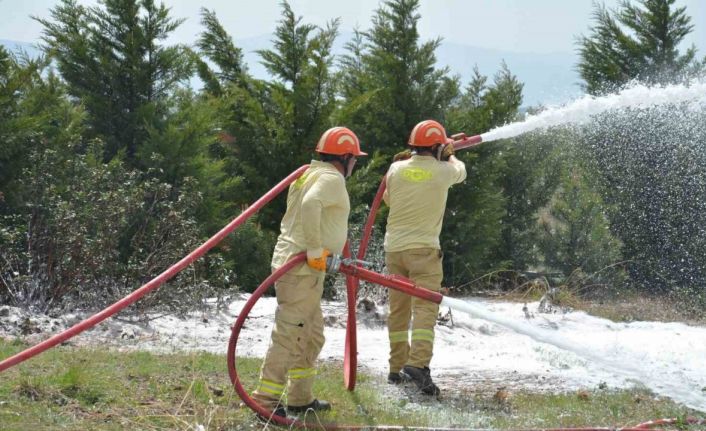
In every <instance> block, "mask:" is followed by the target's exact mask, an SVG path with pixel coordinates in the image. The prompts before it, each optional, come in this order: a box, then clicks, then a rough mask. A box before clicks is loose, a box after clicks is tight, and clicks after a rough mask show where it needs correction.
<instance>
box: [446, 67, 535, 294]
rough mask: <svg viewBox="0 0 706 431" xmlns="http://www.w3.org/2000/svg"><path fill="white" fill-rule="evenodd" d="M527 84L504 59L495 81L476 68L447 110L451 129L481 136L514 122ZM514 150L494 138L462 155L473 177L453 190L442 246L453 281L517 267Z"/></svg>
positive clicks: (453, 282) (450, 196) (449, 274)
mask: <svg viewBox="0 0 706 431" xmlns="http://www.w3.org/2000/svg"><path fill="white" fill-rule="evenodd" d="M522 87H523V86H522V84H521V83H520V82H519V81H518V80H517V78H516V77H515V76H514V75H513V74H512V73H511V72H510V70H509V69H508V68H507V65H506V64H505V63H503V64H502V66H501V69H500V71H498V73H496V75H495V76H494V77H493V81H492V82H491V83H488V78H487V77H486V76H483V75H481V74H480V72H479V71H478V69H477V68H475V69H474V74H473V77H472V79H471V81H470V82H469V83H468V85H467V86H466V89H465V92H464V93H463V94H462V95H461V97H459V98H458V100H456V101H455V102H454V103H453V104H452V106H451V107H450V109H449V110H448V113H447V118H448V122H447V129H448V130H449V131H450V132H454V131H464V132H466V133H467V134H476V133H481V132H485V131H488V130H490V129H491V128H493V127H495V126H499V125H502V124H504V123H506V122H508V121H510V120H511V119H513V118H514V117H515V116H516V115H517V110H518V108H519V106H520V104H521V103H522ZM514 151H516V150H515V149H514V148H513V146H512V145H506V144H504V143H497V142H492V143H489V144H484V145H481V146H480V147H478V148H476V149H474V150H467V151H463V152H459V154H458V157H459V158H460V159H461V160H463V161H464V162H465V163H466V169H467V171H468V179H467V180H466V181H465V182H464V183H463V184H459V185H456V186H454V187H453V188H452V189H451V192H450V194H449V200H448V204H447V211H446V217H445V219H444V229H443V232H442V245H443V247H444V249H445V252H446V258H445V259H444V265H445V276H446V278H447V282H448V283H450V284H458V283H462V282H466V281H468V280H469V279H474V278H476V277H478V276H481V275H483V274H484V273H485V272H488V271H492V270H496V269H501V268H507V267H514V265H513V263H514V262H512V256H510V254H509V253H507V252H506V250H505V242H506V240H507V237H512V235H511V234H510V232H511V229H513V228H515V226H514V220H515V219H516V218H517V214H516V213H512V212H511V211H512V208H511V206H512V203H513V202H515V195H516V194H519V193H522V190H518V189H516V188H511V189H508V186H509V185H510V184H509V181H511V178H514V175H516V173H515V172H513V169H515V170H516V169H518V166H516V165H513V166H512V168H511V167H510V166H509V163H511V162H514V161H515V159H513V158H512V154H513V153H514ZM527 180H528V181H530V179H527Z"/></svg>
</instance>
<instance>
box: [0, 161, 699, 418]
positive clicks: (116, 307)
mask: <svg viewBox="0 0 706 431" xmlns="http://www.w3.org/2000/svg"><path fill="white" fill-rule="evenodd" d="M307 167H308V166H307V165H305V166H302V167H300V168H299V169H297V170H296V171H294V172H292V173H291V174H290V175H289V176H287V177H286V178H285V179H283V180H282V181H281V182H280V183H278V184H277V185H276V186H275V187H274V188H273V189H272V190H270V191H269V192H268V193H266V194H265V195H263V196H262V197H261V198H260V199H258V200H257V201H256V202H255V203H254V204H252V205H251V206H250V207H248V208H247V209H246V210H245V211H243V212H242V213H241V214H240V215H239V216H238V217H236V218H235V219H234V220H233V221H232V222H230V223H229V224H228V225H227V226H225V227H224V228H223V229H221V230H220V231H219V232H218V233H217V234H216V235H214V236H213V237H211V238H210V239H209V240H208V241H206V242H205V243H203V244H202V245H201V246H199V247H198V248H197V249H195V250H194V251H192V252H191V253H189V254H188V255H187V256H186V257H184V258H183V259H181V260H180V261H179V262H177V263H176V264H174V265H173V266H171V267H170V268H168V269H167V270H166V271H164V272H162V273H161V274H160V275H158V276H157V277H155V278H154V279H153V280H151V281H149V282H148V283H147V284H145V285H143V286H142V287H140V288H139V289H137V290H135V291H134V292H132V293H131V294H129V295H127V296H126V297H124V298H123V299H121V300H119V301H118V302H116V303H114V304H112V305H111V306H109V307H107V308H106V309H104V310H103V311H101V312H99V313H97V314H95V315H93V316H91V317H89V318H88V319H85V320H83V321H82V322H80V323H78V324H76V325H74V326H72V327H71V328H69V329H67V330H66V331H64V332H61V333H59V334H56V335H54V336H53V337H51V338H49V339H47V340H45V341H43V342H41V343H39V344H37V345H34V346H32V347H30V348H28V349H26V350H24V351H22V352H20V353H17V354H16V355H13V356H11V357H9V358H6V359H4V360H3V361H1V362H0V372H2V371H5V370H7V369H8V368H10V367H12V366H14V365H17V364H19V363H21V362H23V361H25V360H27V359H30V358H32V357H33V356H36V355H38V354H40V353H42V352H44V351H46V350H48V349H50V348H52V347H54V346H56V345H58V344H60V343H62V342H64V341H66V340H68V339H70V338H71V337H73V336H75V335H78V334H79V333H81V332H83V331H85V330H86V329H89V328H92V327H93V326H95V325H97V324H98V323H100V322H102V321H103V320H105V319H107V318H108V317H110V316H112V315H114V314H116V313H118V312H119V311H121V310H123V309H124V308H126V307H128V306H130V305H132V304H134V303H135V302H137V301H138V300H139V299H140V298H142V297H143V296H144V295H146V294H147V293H149V292H151V291H152V290H155V289H157V288H158V287H159V286H161V285H162V284H163V283H164V282H166V281H167V280H169V279H170V278H172V277H174V275H176V274H177V273H178V272H179V271H181V270H182V269H184V268H186V267H187V266H188V265H190V264H191V263H192V262H194V261H195V260H196V259H198V258H200V257H201V256H203V255H204V254H205V253H206V252H207V251H208V250H210V249H211V248H213V247H214V246H215V245H217V244H218V243H219V242H220V241H222V240H223V239H224V238H225V237H226V236H227V235H229V234H230V233H231V232H233V231H234V230H235V229H236V228H237V227H238V226H240V225H241V224H242V223H243V222H245V221H246V220H247V219H248V218H249V217H251V216H252V215H253V214H254V213H255V212H257V211H258V210H259V209H260V208H262V207H263V206H264V205H266V204H267V203H268V202H270V201H271V200H272V199H273V198H274V197H275V196H277V195H278V194H279V193H281V192H282V191H283V190H284V189H285V188H286V187H288V186H289V184H291V183H292V182H293V181H295V180H296V179H297V178H298V177H299V176H301V174H302V173H303V172H304V171H305V170H306V168H307ZM383 191H384V182H383V183H382V184H381V186H380V188H379V189H378V195H377V196H376V199H375V201H376V202H374V203H373V207H372V208H371V209H372V210H373V211H371V216H370V217H369V219H368V223H367V224H366V227H365V233H364V236H363V241H361V247H360V248H359V250H358V258H359V259H361V260H362V259H363V258H364V257H365V250H366V248H367V242H368V239H369V237H370V232H371V231H372V223H373V222H374V220H375V212H377V208H378V206H379V204H380V199H381V198H382V192H383ZM345 253H346V256H350V251H349V249H348V247H346V251H345ZM304 259H305V254H301V255H299V256H297V257H295V258H294V259H293V260H291V261H289V262H287V263H286V264H285V265H283V266H282V267H281V268H279V269H278V270H277V271H275V272H274V273H272V274H271V275H270V276H269V277H267V279H265V281H263V282H262V284H260V286H259V287H258V288H257V289H256V290H255V292H254V293H253V294H252V296H251V297H250V298H249V299H248V301H247V302H246V304H245V306H244V307H243V310H242V311H241V313H240V314H239V315H238V319H237V320H236V323H235V325H234V326H233V328H232V333H231V338H230V342H229V345H228V373H229V375H230V378H231V381H232V382H233V386H234V387H235V390H236V392H237V393H238V395H239V396H240V397H241V399H242V400H243V401H244V402H245V404H247V405H248V407H250V408H251V409H253V410H254V411H255V412H257V413H259V414H260V415H262V416H264V417H269V416H270V415H271V412H269V411H268V410H266V409H264V408H263V407H261V406H259V405H258V404H257V403H256V402H255V401H254V400H253V399H252V398H250V396H249V395H248V393H247V392H246V391H245V389H244V388H243V386H242V384H241V383H240V380H239V378H238V374H237V370H236V355H235V348H236V345H237V340H238V335H239V333H240V330H241V328H242V326H243V324H244V322H245V319H246V318H247V315H248V313H249V312H250V310H251V309H252V307H253V306H254V304H255V302H257V300H258V299H259V298H260V297H261V296H262V294H263V293H264V291H265V290H266V289H267V288H268V287H269V286H270V285H272V284H273V283H274V282H275V281H276V280H277V279H278V278H279V277H281V276H282V275H283V274H284V273H285V272H287V271H288V270H289V269H290V268H291V267H293V266H295V265H297V264H299V263H301V262H303V261H304ZM342 272H345V273H346V274H347V275H346V276H347V280H346V281H347V288H348V307H349V309H348V322H349V325H348V328H347V333H346V352H345V355H346V359H345V360H344V372H345V379H346V381H345V383H346V387H347V388H348V389H349V390H353V388H354V387H355V375H356V364H357V362H356V355H357V352H356V330H355V329H356V328H355V293H356V290H357V278H358V277H357V276H362V278H364V279H366V280H368V281H374V282H378V283H380V284H382V285H384V286H387V287H391V288H395V286H397V287H398V288H399V287H401V286H404V287H406V288H408V289H409V288H413V287H414V285H413V284H411V283H410V282H409V280H406V279H402V278H399V277H394V276H385V275H382V274H377V273H375V272H372V271H368V270H365V269H362V268H358V267H356V266H348V265H346V266H344V267H343V269H342ZM421 293H422V292H420V295H418V296H420V297H423V296H426V298H425V299H429V300H432V301H436V300H438V299H439V298H438V297H437V295H438V294H433V292H429V294H427V295H421ZM272 421H273V422H275V423H278V424H281V425H293V426H297V427H306V426H309V427H312V428H318V429H331V430H360V429H376V430H404V429H409V427H403V426H390V425H377V426H370V425H363V426H351V425H336V424H326V425H322V424H321V423H319V422H317V423H315V424H306V423H303V422H300V421H297V420H294V419H289V418H279V417H277V416H273V417H272ZM677 423H686V424H704V423H706V422H705V421H704V420H697V419H694V418H687V419H685V420H681V421H679V420H677V419H660V420H655V421H650V422H645V423H643V424H640V425H638V426H637V427H633V428H619V429H616V428H554V429H545V431H645V430H652V431H659V430H654V429H653V428H650V427H651V426H655V425H665V424H677ZM416 429H434V430H439V431H443V430H450V429H448V428H416ZM454 430H456V431H459V430H460V429H458V428H455V429H454ZM527 431H530V430H527Z"/></svg>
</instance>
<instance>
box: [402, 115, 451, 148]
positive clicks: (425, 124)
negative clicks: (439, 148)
mask: <svg viewBox="0 0 706 431" xmlns="http://www.w3.org/2000/svg"><path fill="white" fill-rule="evenodd" d="M451 143H453V139H449V138H448V137H447V136H446V130H444V126H442V125H441V124H440V123H439V122H438V121H434V120H424V121H422V122H421V123H418V124H417V125H416V126H414V129H412V134H410V135H409V143H408V144H409V145H411V146H413V147H431V146H434V145H436V144H451Z"/></svg>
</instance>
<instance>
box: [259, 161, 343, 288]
mask: <svg viewBox="0 0 706 431" xmlns="http://www.w3.org/2000/svg"><path fill="white" fill-rule="evenodd" d="M349 213H350V201H349V198H348V191H347V190H346V180H345V178H344V177H343V175H341V173H340V172H339V171H338V170H337V169H336V168H335V167H334V166H333V165H332V164H330V163H327V162H321V161H318V160H312V161H311V165H310V166H309V169H307V170H306V171H305V172H304V174H302V176H301V177H299V179H298V180H297V181H295V182H294V183H292V185H291V186H289V193H288V194H287V211H286V213H285V214H284V217H283V218H282V223H281V224H280V235H279V237H278V238H277V245H275V251H274V254H273V255H272V268H273V269H277V268H279V267H280V266H282V265H283V264H284V263H285V262H287V261H288V260H289V259H291V258H292V257H293V256H294V255H296V254H299V253H301V252H304V251H307V250H320V249H322V248H327V249H329V250H330V251H331V252H332V253H335V254H340V253H341V251H342V250H343V245H344V244H345V243H346V238H347V235H348V214H349ZM295 273H296V274H298V275H307V274H320V275H321V274H322V273H320V272H318V271H316V270H313V269H311V268H309V267H308V266H307V265H303V266H302V267H301V268H300V269H299V270H298V271H296V272H295Z"/></svg>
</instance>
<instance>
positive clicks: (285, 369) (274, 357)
mask: <svg viewBox="0 0 706 431" xmlns="http://www.w3.org/2000/svg"><path fill="white" fill-rule="evenodd" d="M299 268H300V267H299V266H296V267H294V268H293V269H292V270H290V271H289V272H288V273H286V274H285V275H284V276H282V277H281V278H280V279H279V281H277V282H276V283H275V292H276V294H277V310H276V311H275V324H274V327H273V328H272V338H271V341H270V346H269V348H268V350H267V354H266V356H265V360H264V361H263V363H262V368H261V370H260V382H259V384H258V387H257V389H256V390H255V392H254V393H253V398H254V399H255V400H256V401H257V402H258V403H259V404H260V405H261V406H263V407H266V408H274V407H275V406H277V405H278V404H280V403H281V404H284V402H282V400H283V395H284V391H285V388H286V387H287V377H289V382H288V383H289V387H288V388H287V389H288V390H287V404H288V405H290V406H304V405H307V404H309V403H311V402H313V401H314V395H313V392H312V386H313V384H314V376H315V375H316V368H315V362H316V358H318V356H319V353H320V352H321V348H322V347H323V345H324V319H323V315H322V313H321V294H322V293H323V290H324V274H321V275H294V274H293V273H294V272H296V270H298V269H299Z"/></svg>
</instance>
